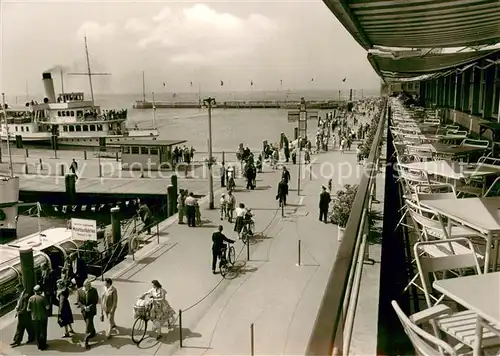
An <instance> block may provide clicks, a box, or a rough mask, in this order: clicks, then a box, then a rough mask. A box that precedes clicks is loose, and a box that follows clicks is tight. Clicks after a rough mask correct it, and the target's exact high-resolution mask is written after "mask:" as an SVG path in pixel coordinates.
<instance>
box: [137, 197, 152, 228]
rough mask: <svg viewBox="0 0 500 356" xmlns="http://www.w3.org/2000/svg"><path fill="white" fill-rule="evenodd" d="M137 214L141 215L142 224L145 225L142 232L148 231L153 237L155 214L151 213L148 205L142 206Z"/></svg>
mask: <svg viewBox="0 0 500 356" xmlns="http://www.w3.org/2000/svg"><path fill="white" fill-rule="evenodd" d="M137 213H138V214H139V216H140V217H141V220H142V222H143V223H144V227H143V229H142V231H146V230H147V232H148V234H149V235H151V226H152V225H153V214H152V213H151V210H150V209H149V207H148V205H147V204H146V203H143V204H141V206H140V207H139V210H138V212H137ZM142 231H141V232H142Z"/></svg>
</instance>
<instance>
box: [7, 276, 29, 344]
mask: <svg viewBox="0 0 500 356" xmlns="http://www.w3.org/2000/svg"><path fill="white" fill-rule="evenodd" d="M17 292H18V294H19V298H18V300H17V305H16V317H17V327H16V333H15V334H14V340H13V341H12V343H11V344H10V346H12V347H16V346H19V345H21V342H22V341H23V337H24V331H25V330H26V332H27V333H28V343H30V342H33V341H35V333H34V332H33V324H32V323H31V314H30V312H29V311H28V300H29V297H30V296H29V294H28V293H27V292H26V291H25V290H24V286H23V285H22V284H18V285H17Z"/></svg>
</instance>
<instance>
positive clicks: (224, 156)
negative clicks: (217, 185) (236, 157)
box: [222, 151, 226, 165]
mask: <svg viewBox="0 0 500 356" xmlns="http://www.w3.org/2000/svg"><path fill="white" fill-rule="evenodd" d="M224 164H226V152H224V151H222V165H224Z"/></svg>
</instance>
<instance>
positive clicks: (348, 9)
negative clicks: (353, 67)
mask: <svg viewBox="0 0 500 356" xmlns="http://www.w3.org/2000/svg"><path fill="white" fill-rule="evenodd" d="M323 2H324V3H325V4H326V5H327V6H328V8H329V9H330V10H331V11H332V12H333V14H334V15H335V16H336V17H337V18H338V19H339V21H340V22H341V23H342V24H343V25H344V27H345V28H346V29H347V30H348V31H349V32H350V33H351V35H352V36H353V37H354V38H355V39H356V41H358V43H359V44H360V45H361V46H363V47H364V48H365V49H370V48H373V46H384V47H400V48H435V47H468V46H481V45H491V44H495V43H498V42H500V0H323Z"/></svg>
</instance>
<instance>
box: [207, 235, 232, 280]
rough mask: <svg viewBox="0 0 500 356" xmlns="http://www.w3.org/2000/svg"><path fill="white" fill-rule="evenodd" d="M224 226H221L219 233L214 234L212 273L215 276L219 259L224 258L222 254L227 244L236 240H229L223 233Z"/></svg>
mask: <svg viewBox="0 0 500 356" xmlns="http://www.w3.org/2000/svg"><path fill="white" fill-rule="evenodd" d="M223 229H224V228H223V226H222V225H219V227H218V228H217V231H216V232H214V233H213V234H212V273H213V274H215V268H216V267H217V259H221V258H222V252H223V250H224V248H225V247H226V245H225V244H224V242H227V243H230V244H232V243H234V240H231V239H228V238H227V237H226V235H224V234H223V233H222V230H223Z"/></svg>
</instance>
